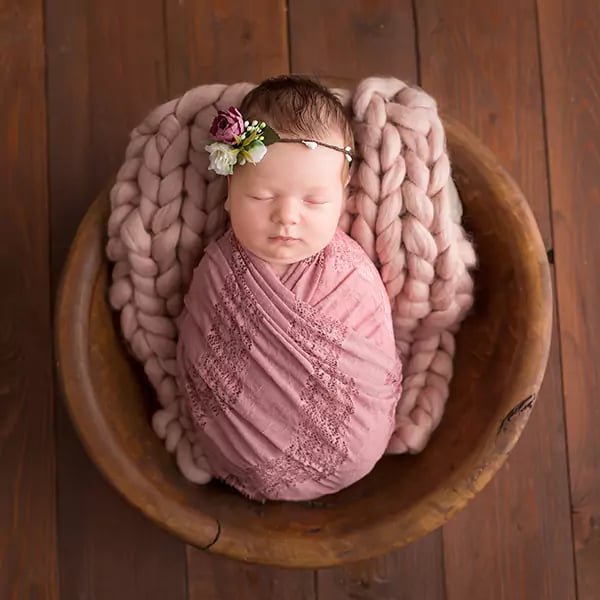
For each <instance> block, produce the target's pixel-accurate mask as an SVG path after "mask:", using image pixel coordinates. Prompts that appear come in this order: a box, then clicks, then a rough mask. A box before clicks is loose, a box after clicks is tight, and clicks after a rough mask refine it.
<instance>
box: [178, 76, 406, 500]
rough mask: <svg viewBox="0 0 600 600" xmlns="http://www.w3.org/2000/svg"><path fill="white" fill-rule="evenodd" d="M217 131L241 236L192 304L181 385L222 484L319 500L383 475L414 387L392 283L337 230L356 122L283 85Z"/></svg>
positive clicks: (224, 117) (298, 84)
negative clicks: (409, 384) (405, 367)
mask: <svg viewBox="0 0 600 600" xmlns="http://www.w3.org/2000/svg"><path fill="white" fill-rule="evenodd" d="M211 134H212V136H213V139H214V141H213V143H211V144H209V145H208V146H207V151H208V152H209V153H210V168H211V169H213V170H214V171H215V172H217V173H218V174H220V175H224V176H227V178H228V197H227V201H226V205H225V208H226V210H227V211H228V213H229V216H230V224H231V227H230V228H229V229H228V230H227V232H226V233H225V235H224V236H223V237H221V238H220V239H219V240H217V241H216V242H213V243H211V244H210V245H209V246H208V247H207V248H206V250H205V254H204V256H203V258H202V260H201V262H200V263H199V265H198V266H197V268H196V269H195V271H194V273H193V278H192V281H191V285H190V288H189V290H188V293H187V296H186V298H185V309H184V311H183V313H182V316H181V317H180V320H179V329H180V334H179V342H178V349H177V361H178V375H179V379H180V383H181V387H182V389H183V390H184V394H185V399H186V401H187V406H188V409H189V413H190V415H191V417H192V420H193V422H194V427H195V432H196V434H197V439H198V441H199V443H200V445H201V447H202V449H203V451H204V452H205V456H206V459H207V461H208V464H209V465H210V468H211V471H212V474H213V475H214V476H215V477H217V478H219V479H221V480H223V481H225V482H226V483H228V484H229V485H231V486H233V487H235V488H236V489H238V490H239V491H240V492H242V493H243V494H244V495H246V496H248V497H250V498H253V499H257V500H266V499H271V500H309V499H314V498H317V497H319V496H323V495H325V494H330V493H333V492H336V491H339V490H341V489H343V488H345V487H347V486H349V485H351V484H352V483H354V482H356V481H358V480H359V479H361V478H362V477H364V476H365V475H366V474H367V473H369V472H370V471H371V470H372V469H373V467H374V465H375V463H376V462H377V461H378V460H379V459H380V458H381V456H382V455H383V453H384V451H385V449H386V446H387V444H388V441H389V439H390V437H391V435H392V433H393V430H394V419H395V410H396V406H397V403H398V401H399V399H400V391H401V390H400V387H401V364H400V362H399V359H398V358H397V354H396V348H395V343H394V334H393V329H392V319H391V309H390V304H389V301H388V298H387V294H386V291H385V288H384V285H383V283H382V281H381V278H380V276H379V273H378V271H377V268H376V267H375V265H374V264H373V263H372V262H371V260H370V259H369V257H368V256H367V255H366V253H365V252H364V251H363V250H362V248H361V247H360V246H359V244H358V243H357V242H355V241H354V240H353V239H352V238H350V237H349V236H348V235H346V234H345V233H344V232H343V231H342V230H341V229H339V228H338V222H339V220H340V216H341V215H342V214H343V212H344V210H345V198H346V189H347V185H348V182H349V179H350V177H349V173H350V167H351V160H352V150H353V140H352V133H351V129H350V125H349V123H348V120H347V117H346V115H345V113H344V110H343V107H342V106H341V104H340V102H339V101H338V99H337V98H336V97H335V96H334V95H333V94H332V93H331V92H330V91H329V90H327V89H326V88H324V87H322V86H320V85H319V84H317V83H315V82H313V81H311V80H308V79H304V78H299V77H279V78H275V79H271V80H267V81H265V82H263V83H262V84H261V85H260V86H258V87H257V88H255V89H254V90H253V91H251V92H250V94H249V95H248V96H247V97H246V98H245V99H244V101H243V103H242V106H241V107H240V109H239V111H238V109H235V108H230V109H229V110H228V111H224V112H220V113H219V114H218V116H217V117H216V119H215V121H214V123H213V127H212V128H211Z"/></svg>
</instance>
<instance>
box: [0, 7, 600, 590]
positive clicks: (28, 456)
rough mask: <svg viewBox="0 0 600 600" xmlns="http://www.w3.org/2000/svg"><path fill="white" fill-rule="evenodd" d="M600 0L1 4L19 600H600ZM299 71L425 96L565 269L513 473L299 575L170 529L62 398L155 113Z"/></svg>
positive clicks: (13, 546) (5, 285)
mask: <svg viewBox="0 0 600 600" xmlns="http://www.w3.org/2000/svg"><path fill="white" fill-rule="evenodd" d="M598 31H600V4H599V2H598V0H576V1H574V0H538V1H537V4H536V0H505V1H504V2H481V1H480V0H460V2H459V1H458V0H419V1H416V2H414V3H411V1H410V0H288V2H287V4H286V1H285V0H246V1H242V0H195V1H192V0H143V1H142V0H102V1H95V2H92V1H91V0H88V1H87V2H83V1H81V0H46V2H42V0H22V1H21V2H17V1H16V0H12V1H11V0H0V185H1V190H2V212H1V220H0V223H1V225H0V227H1V230H0V231H1V239H0V242H1V243H2V247H1V248H2V249H1V250H0V281H1V282H2V283H1V285H2V289H3V298H2V301H1V302H0V598H1V599H2V600H5V599H6V600H8V599H15V600H21V599H25V598H36V599H38V598H61V599H66V600H71V599H73V600H74V599H86V600H87V599H90V600H91V599H94V600H104V599H110V600H120V599H126V600H136V599H157V600H165V599H169V600H171V599H173V600H179V599H183V598H190V599H193V600H214V599H230V598H231V599H235V600H243V599H257V600H268V599H274V600H284V599H307V600H308V599H315V598H319V599H324V600H337V599H342V598H354V599H382V600H390V599H402V600H438V599H439V600H442V599H448V600H494V599H501V598H502V599H507V600H517V599H525V600H539V599H547V598H553V599H556V600H568V599H571V598H576V597H577V598H580V599H582V600H597V599H598V598H600V439H599V435H600V434H599V432H600V397H599V391H600V389H599V388H600V381H599V378H600V375H599V374H598V373H599V372H600V370H599V369H598V362H599V361H600V311H599V309H600V268H599V266H598V265H599V260H600V235H599V233H600V183H599V176H600V91H599V90H600V36H599V34H598ZM289 70H292V71H296V72H303V73H315V74H325V75H336V76H339V77H348V78H357V77H362V76H366V75H372V74H391V75H395V76H398V77H400V78H403V79H406V80H408V81H410V82H413V83H417V82H418V83H419V84H420V85H421V86H422V87H424V88H425V90H427V91H428V92H429V93H431V94H433V95H434V96H435V97H436V98H437V99H438V102H439V106H440V109H441V110H442V111H443V112H445V113H448V114H450V115H452V116H455V117H457V118H459V119H460V120H461V121H462V122H463V123H465V124H466V125H467V126H468V127H470V128H471V129H472V130H473V131H474V132H476V133H477V134H478V135H479V136H480V137H481V138H482V139H483V140H484V141H485V142H486V143H487V144H488V145H489V146H490V147H491V148H492V149H493V150H494V151H495V152H496V153H497V155H498V157H499V158H500V160H501V161H502V162H503V163H504V165H505V166H506V168H507V169H508V170H509V172H510V173H511V174H512V175H513V176H514V177H515V179H516V180H517V181H518V182H519V184H520V185H521V186H522V189H523V191H524V192H525V195H526V196H527V198H528V199H529V201H530V203H531V206H532V208H533V210H534V211H535V215H536V217H537V219H538V222H539V226H540V229H541V231H542V234H543V237H544V240H545V243H546V244H547V247H548V249H549V250H550V249H552V250H553V253H552V254H550V256H553V260H554V267H553V269H554V276H555V284H556V299H557V303H556V306H557V311H556V322H555V329H554V333H555V335H554V345H553V348H552V352H551V356H550V362H549V368H548V373H547V377H546V381H545V384H544V387H543V391H542V394H541V396H540V398H539V400H538V403H537V405H536V408H535V411H534V414H533V416H532V418H531V420H530V421H529V424H528V426H527V428H526V429H525V432H524V434H523V436H522V438H521V440H520V442H519V443H518V445H517V447H516V449H515V450H514V451H513V453H512V455H511V457H510V459H509V461H508V464H507V465H506V466H505V467H504V468H503V470H502V471H501V472H500V473H499V475H498V476H497V477H496V478H495V479H494V480H493V482H492V483H491V484H490V485H489V486H488V487H487V488H486V489H485V491H484V492H483V493H481V494H480V495H479V496H478V497H477V498H476V499H475V500H474V501H473V502H472V503H471V504H470V505H469V506H468V507H467V508H466V509H465V510H464V511H462V512H461V513H460V514H459V515H458V516H457V517H455V518H454V519H453V520H452V521H451V522H450V523H449V524H448V525H447V526H446V527H444V528H443V530H438V531H436V532H435V533H433V534H432V535H430V536H428V537H427V538H425V539H423V540H421V541H420V542H418V543H415V544H413V545H411V546H409V547H407V548H405V549H403V550H401V551H399V552H396V553H394V554H390V555H388V556H385V557H383V558H381V559H379V560H375V561H372V562H367V563H363V564H357V565H352V566H349V567H347V568H337V569H333V570H323V571H319V572H311V571H285V570H278V569H271V568H263V567H255V566H247V565H242V564H238V563H236V562H233V561H230V560H226V559H223V558H220V557H217V556H213V555H210V554H206V553H203V552H201V551H198V550H195V549H194V548H191V547H189V546H186V545H184V544H183V543H181V542H180V541H178V540H177V539H174V538H172V537H170V536H169V535H168V534H166V533H164V532H163V531H162V530H160V529H158V528H157V527H155V526H154V525H153V524H151V523H150V522H149V521H148V520H146V519H145V518H144V517H143V516H141V515H140V514H139V513H138V512H136V511H135V510H134V509H133V508H131V507H130V506H129V505H128V504H126V503H125V501H123V500H122V499H121V497H120V496H119V495H117V493H116V492H115V491H113V489H112V488H111V487H110V486H109V485H108V484H107V483H106V482H105V480H104V479H103V478H102V477H101V476H100V475H99V473H98V471H97V470H96V468H95V467H94V466H93V464H92V463H91V462H90V460H89V459H88V458H87V455H86V454H85V452H84V451H83V449H82V446H81V444H80V442H79V441H78V438H77V437H76V435H75V433H74V431H73V428H72V426H71V424H70V421H69V419H68V416H67V414H66V412H65V409H64V407H63V405H62V403H61V398H60V393H59V391H58V390H57V387H56V385H55V382H54V368H53V367H54V358H53V350H52V335H53V326H52V310H53V304H54V295H55V290H56V287H57V281H58V278H59V274H60V270H61V266H62V264H63V261H64V258H65V254H66V252H67V249H68V246H69V243H70V240H71V238H72V236H73V233H74V231H75V228H76V226H77V223H78V222H79V220H80V218H81V216H82V215H83V213H84V211H85V210H86V207H87V206H88V205H89V203H90V202H91V200H92V199H93V198H94V196H95V194H96V193H97V192H98V191H99V190H100V189H101V188H102V187H103V186H104V185H105V183H106V181H107V179H108V178H109V176H110V175H111V174H112V173H113V172H114V170H115V168H116V167H117V166H118V165H119V163H120V161H121V160H122V158H123V152H124V148H125V144H126V141H127V135H128V132H129V130H130V129H131V128H132V127H133V126H134V125H136V124H137V123H138V122H139V121H141V119H142V118H143V117H144V116H145V114H146V113H147V111H148V110H149V109H150V108H152V107H153V106H154V105H156V104H158V103H160V102H163V101H165V100H167V99H169V98H172V97H174V96H176V95H179V94H180V93H182V92H183V91H185V90H186V89H188V88H190V87H192V86H195V85H198V84H201V83H208V82H215V81H222V82H234V81H239V80H248V81H255V82H256V81H258V80H260V79H262V78H264V77H266V76H268V75H272V74H276V73H281V72H287V71H289Z"/></svg>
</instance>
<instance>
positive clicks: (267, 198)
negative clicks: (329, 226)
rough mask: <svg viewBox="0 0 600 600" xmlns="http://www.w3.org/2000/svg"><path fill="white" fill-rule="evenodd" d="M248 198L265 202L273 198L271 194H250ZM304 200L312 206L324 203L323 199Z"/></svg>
mask: <svg viewBox="0 0 600 600" xmlns="http://www.w3.org/2000/svg"><path fill="white" fill-rule="evenodd" d="M250 198H252V200H258V201H259V202H266V201H267V200H273V197H272V196H268V197H266V198H259V197H258V196H250ZM305 202H306V203H307V204H312V205H313V206H318V205H322V204H326V202H325V201H321V200H315V199H313V198H307V199H306V200H305Z"/></svg>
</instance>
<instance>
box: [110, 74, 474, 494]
mask: <svg viewBox="0 0 600 600" xmlns="http://www.w3.org/2000/svg"><path fill="white" fill-rule="evenodd" d="M252 87H253V86H252V84H248V83H239V84H233V85H229V86H228V85H222V84H214V85H203V86H199V87H196V88H194V89H191V90H189V91H188V92H186V93H185V94H183V95H182V96H181V97H179V98H176V99H174V100H171V101H170V102H167V103H165V104H163V105H161V106H159V107H157V108H156V109H155V110H153V111H152V112H151V113H150V114H149V115H148V116H147V117H146V119H145V120H144V121H143V122H142V123H141V124H140V125H139V126H138V127H136V128H135V129H134V130H133V131H132V133H131V138H130V142H129V145H128V147H127V151H126V157H125V161H124V163H123V165H122V166H121V168H120V169H119V171H118V173H117V177H116V182H115V184H114V186H113V188H112V190H111V194H110V202H111V214H110V217H109V221H108V242H107V248H106V251H107V255H108V258H109V259H110V260H111V261H112V262H113V263H114V267H113V271H112V285H111V287H110V302H111V305H112V306H113V307H114V308H115V309H116V310H117V311H119V313H120V323H121V330H122V334H123V336H124V338H125V340H126V342H127V345H128V347H129V349H130V351H131V352H132V354H133V355H134V356H135V357H136V358H137V359H138V360H139V361H140V362H141V363H142V364H143V365H144V370H145V373H146V374H147V376H148V378H149V380H150V382H151V384H152V385H153V387H154V388H155V390H156V394H157V398H158V401H159V403H160V408H159V410H157V412H156V413H155V415H154V417H153V421H152V423H153V427H154V430H155V431H156V433H157V435H158V436H160V438H162V439H163V440H164V443H165V445H166V448H167V450H168V451H169V452H172V453H174V454H175V456H176V460H177V463H178V465H179V468H180V470H181V472H182V473H183V474H184V476H186V477H187V478H188V479H189V480H191V481H193V482H196V483H206V482H208V481H209V480H210V479H211V477H212V476H213V475H214V473H213V471H212V469H211V466H210V464H209V462H208V461H207V457H206V455H205V452H204V451H203V449H202V445H201V443H200V441H199V439H198V433H197V428H196V427H195V426H194V425H193V419H192V415H191V414H190V412H189V409H188V407H187V403H186V401H185V395H184V394H183V393H182V392H183V390H182V387H181V386H182V383H181V381H180V380H179V379H178V377H177V369H176V351H177V341H178V336H179V333H178V318H179V317H180V316H181V315H182V309H183V297H184V295H185V293H186V291H187V290H188V288H189V285H190V282H191V278H192V272H193V270H194V268H195V267H196V265H198V263H199V261H200V259H201V258H202V256H203V252H204V249H205V248H206V247H207V246H208V245H209V244H210V243H211V242H213V241H216V240H218V239H219V238H221V237H222V236H223V235H224V234H225V232H226V230H227V225H228V223H227V214H226V212H225V210H224V206H223V205H224V201H225V198H226V181H225V179H224V178H222V177H220V176H217V175H215V174H214V173H213V172H212V171H209V170H208V154H207V153H206V152H205V150H204V145H205V143H206V140H207V139H208V137H209V136H208V130H209V128H210V125H211V123H212V121H213V119H214V117H215V115H216V112H217V110H219V109H226V108H228V107H229V106H239V104H240V103H241V100H242V99H243V97H244V96H245V95H246V94H247V93H248V92H249V91H250V89H252ZM334 92H335V93H337V94H338V95H339V97H340V99H341V100H342V102H343V103H344V104H345V105H346V106H347V107H348V110H349V111H350V112H351V118H352V127H353V131H354V136H355V140H356V144H357V153H356V154H357V156H356V159H355V160H356V165H357V166H356V168H355V169H354V175H353V178H352V181H351V184H350V197H349V201H348V204H347V211H346V213H345V214H344V215H343V216H342V219H341V220H340V228H341V229H342V230H343V231H344V232H346V233H348V234H349V235H350V236H351V237H352V238H354V240H356V241H357V242H358V243H359V244H360V246H362V248H363V249H364V250H365V252H366V253H367V255H368V256H369V257H370V259H371V260H372V261H373V263H374V265H375V266H376V267H377V269H378V271H379V274H380V276H381V279H382V281H383V284H384V286H385V289H386V292H387V295H388V298H389V301H390V304H391V310H392V317H393V328H394V335H395V346H396V349H397V352H398V357H399V358H400V360H401V362H402V363H403V365H404V380H403V389H402V393H401V397H400V400H399V402H398V403H397V405H396V411H395V426H394V432H393V434H392V436H391V439H390V441H389V444H388V446H387V450H386V451H387V452H388V453H405V452H411V453H417V452H420V451H421V450H422V449H423V448H424V447H425V446H426V444H427V442H428V440H429V438H430V436H431V434H432V432H433V431H434V430H435V429H436V427H437V426H438V424H439V422H440V420H441V418H442V415H443V412H444V407H445V404H446V400H447V398H448V394H449V383H450V380H451V378H452V372H453V357H454V352H455V343H454V336H455V334H456V332H457V330H458V328H459V326H460V323H461V321H462V320H463V319H464V317H465V316H466V314H467V312H468V311H469V309H470V307H471V305H472V302H473V281H472V278H471V275H470V272H469V271H470V270H471V269H472V267H474V266H475V262H476V259H475V253H474V250H473V247H472V245H471V243H470V242H469V240H468V239H467V236H466V234H465V232H464V230H463V228H462V226H461V224H460V215H461V211H460V203H459V202H458V197H457V194H456V190H455V188H454V186H453V183H452V179H451V169H450V161H449V157H448V153H447V149H446V140H445V134H444V129H443V126H442V123H441V120H440V118H439V115H438V113H437V108H436V103H435V101H434V99H433V98H431V97H430V96H429V95H427V94H426V93H425V92H424V91H422V90H421V89H418V88H415V87H411V86H409V85H407V84H406V83H404V82H402V81H400V80H398V79H394V78H375V77H373V78H368V79H365V80H363V81H361V82H360V83H359V85H358V86H357V88H356V89H355V90H353V91H348V90H334Z"/></svg>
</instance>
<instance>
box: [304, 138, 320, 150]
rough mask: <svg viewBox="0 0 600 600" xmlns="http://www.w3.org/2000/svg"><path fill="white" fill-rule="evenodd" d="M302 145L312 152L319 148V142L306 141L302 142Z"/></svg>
mask: <svg viewBox="0 0 600 600" xmlns="http://www.w3.org/2000/svg"><path fill="white" fill-rule="evenodd" d="M302 143H303V144H304V145H305V146H307V147H308V148H310V149H311V150H314V149H315V148H316V147H317V142H308V141H306V140H302Z"/></svg>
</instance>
